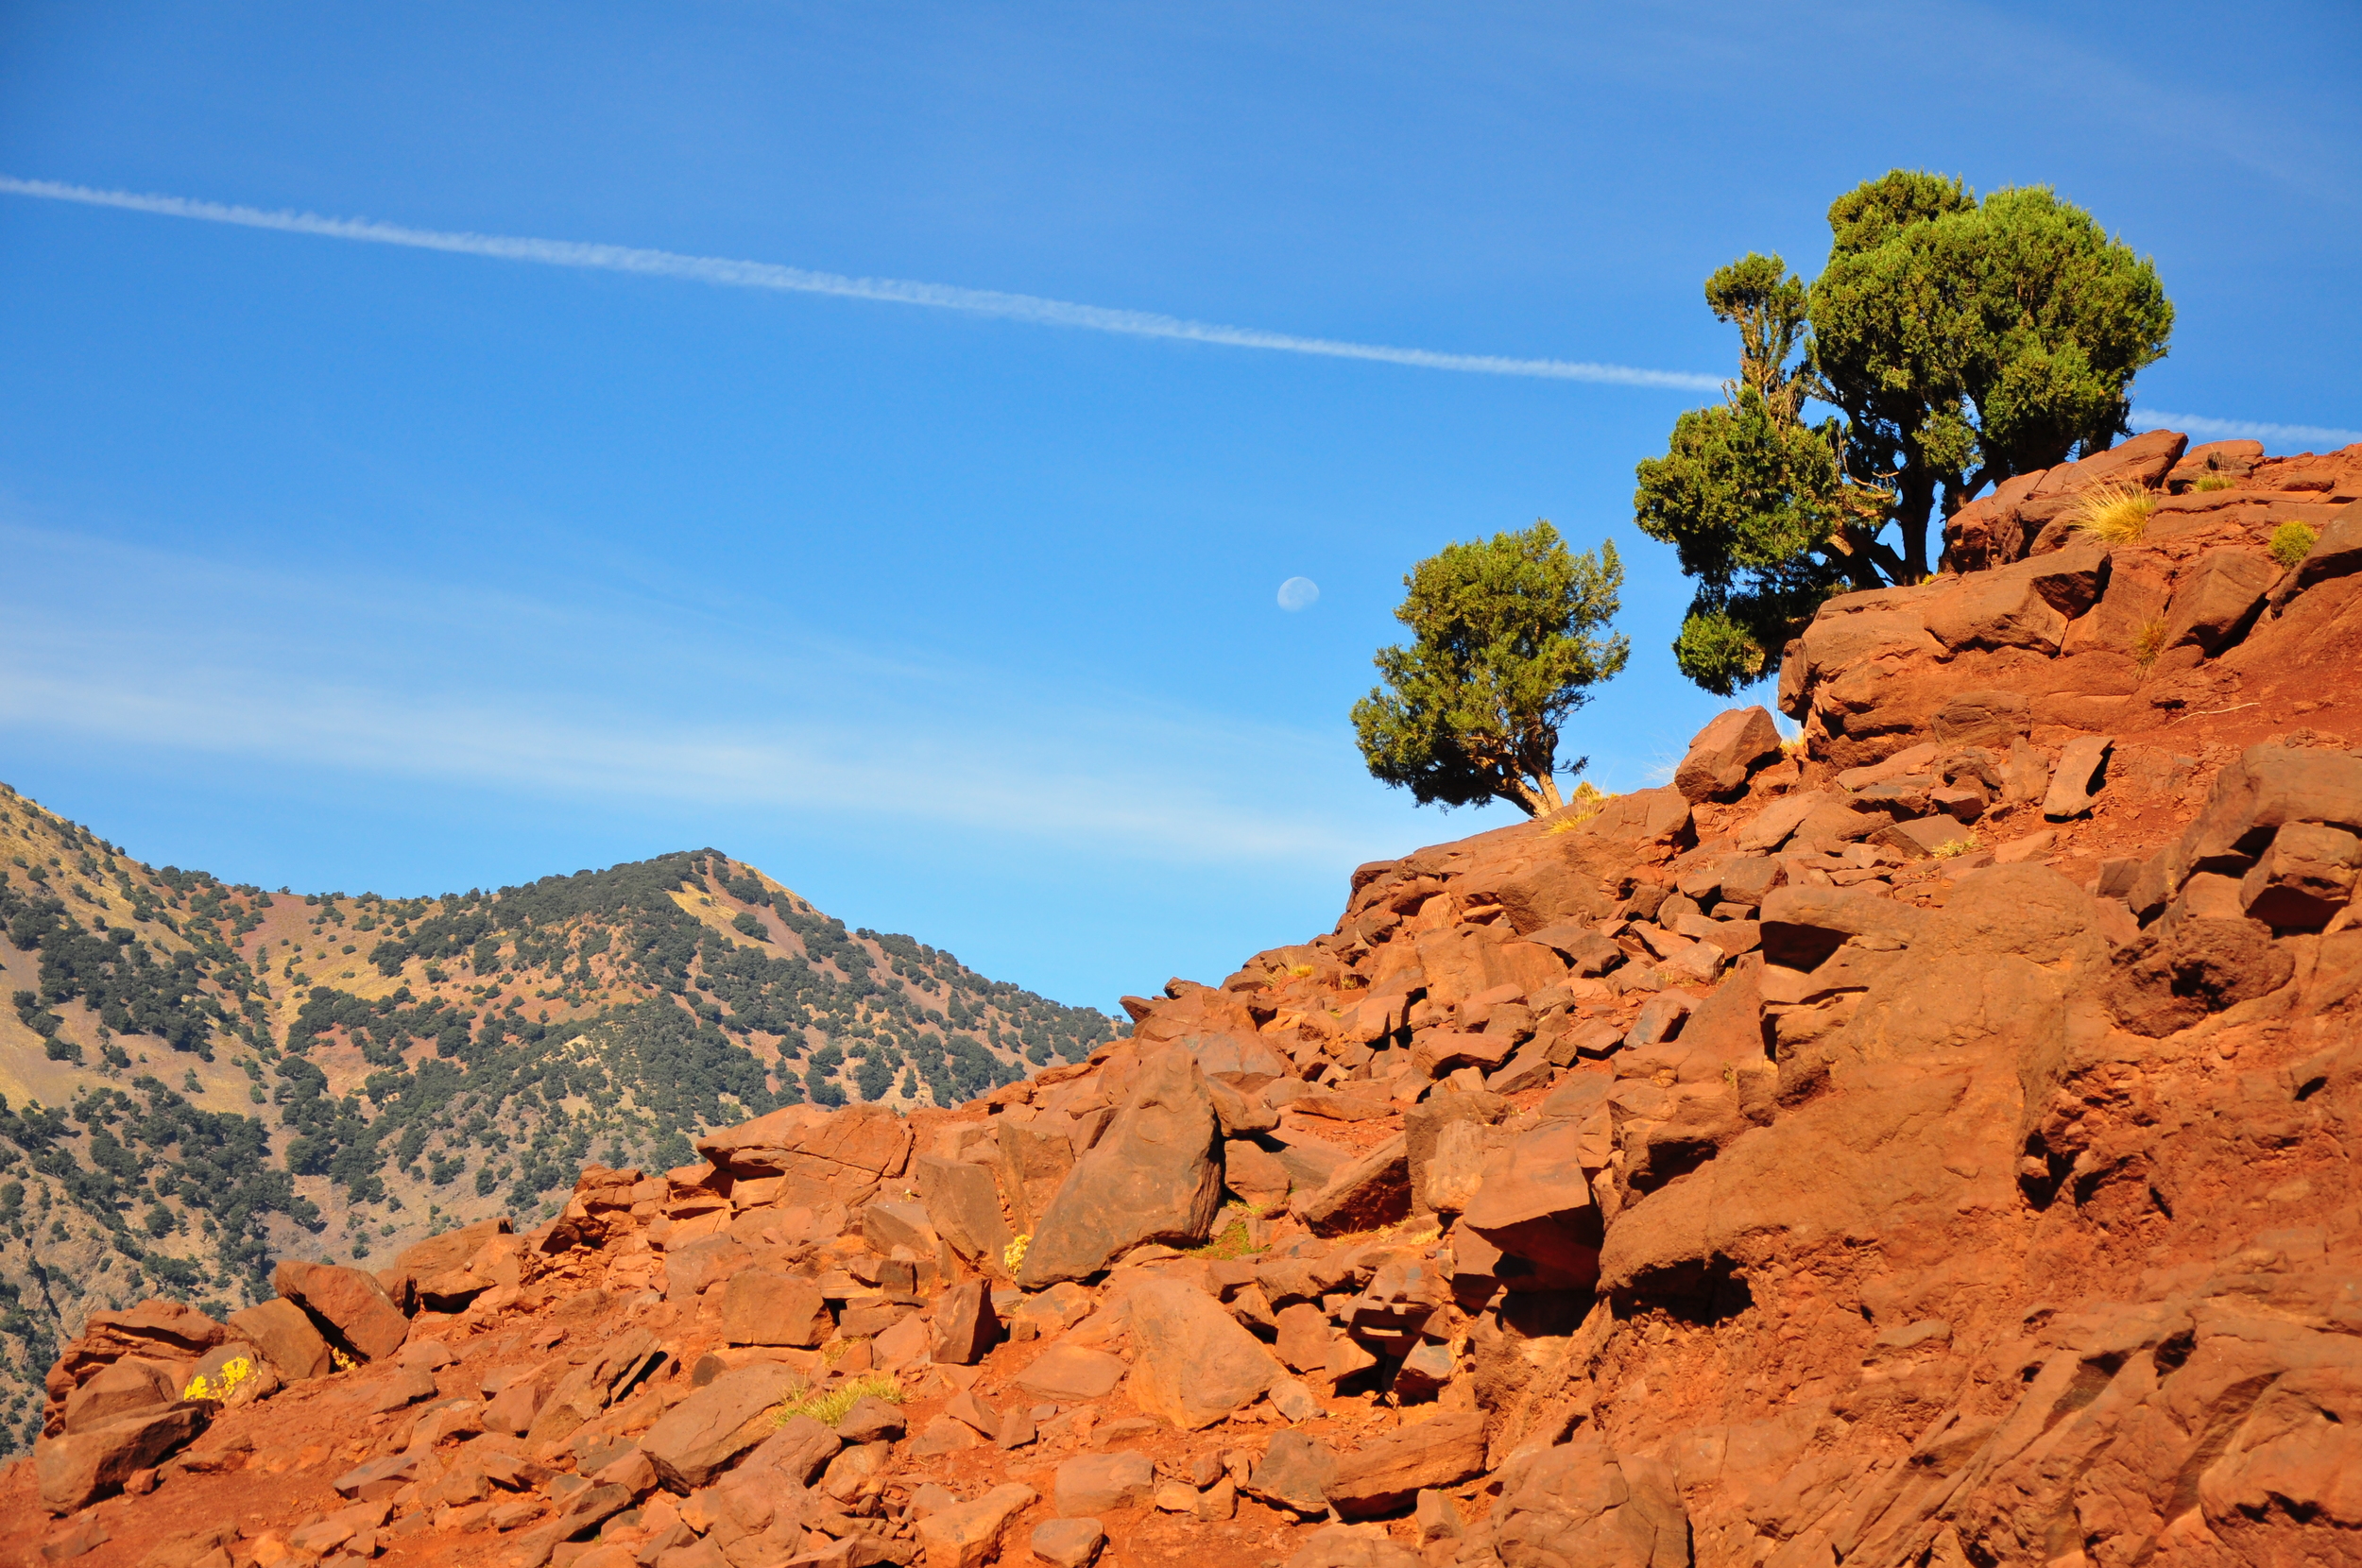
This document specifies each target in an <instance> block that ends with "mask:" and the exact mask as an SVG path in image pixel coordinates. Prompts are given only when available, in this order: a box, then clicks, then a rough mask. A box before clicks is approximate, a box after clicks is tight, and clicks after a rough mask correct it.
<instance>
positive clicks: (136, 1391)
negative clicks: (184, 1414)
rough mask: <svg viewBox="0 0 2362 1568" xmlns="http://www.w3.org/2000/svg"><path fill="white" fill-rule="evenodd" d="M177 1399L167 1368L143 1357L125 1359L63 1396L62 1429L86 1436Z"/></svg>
mask: <svg viewBox="0 0 2362 1568" xmlns="http://www.w3.org/2000/svg"><path fill="white" fill-rule="evenodd" d="M179 1398H180V1388H179V1387H178V1379H176V1378H175V1377H174V1375H173V1372H172V1369H171V1368H168V1367H165V1366H163V1365H162V1364H160V1363H158V1362H155V1361H150V1360H148V1359H147V1358H146V1357H145V1356H140V1355H127V1356H125V1357H123V1358H122V1359H121V1360H119V1361H116V1362H115V1363H113V1364H112V1365H111V1366H108V1367H103V1368H101V1369H99V1371H98V1372H96V1373H94V1375H93V1376H92V1377H91V1378H90V1380H89V1381H87V1382H85V1383H84V1384H83V1385H82V1386H81V1387H80V1388H78V1389H75V1390H74V1391H73V1392H72V1393H70V1394H68V1395H67V1396H66V1401H65V1429H66V1431H67V1432H68V1433H69V1434H72V1433H76V1432H87V1431H89V1430H90V1429H91V1428H93V1427H94V1426H103V1425H105V1424H106V1423H109V1422H111V1421H118V1420H120V1419H122V1418H123V1417H125V1416H130V1415H137V1414H140V1413H141V1412H144V1411H147V1410H153V1409H156V1408H159V1407H161V1406H166V1405H170V1404H171V1403H173V1401H175V1400H177V1399H179Z"/></svg>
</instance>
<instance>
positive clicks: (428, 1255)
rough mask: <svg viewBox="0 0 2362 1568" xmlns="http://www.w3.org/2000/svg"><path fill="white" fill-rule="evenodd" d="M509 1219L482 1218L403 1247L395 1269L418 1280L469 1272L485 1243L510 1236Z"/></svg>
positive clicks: (398, 1254) (395, 1261)
mask: <svg viewBox="0 0 2362 1568" xmlns="http://www.w3.org/2000/svg"><path fill="white" fill-rule="evenodd" d="M509 1230H510V1226H509V1222H508V1220H507V1219H505V1218H503V1219H480V1220H478V1221H476V1222H475V1223H474V1224H472V1225H462V1226H460V1227H459V1228H458V1229H457V1230H452V1231H445V1232H443V1233H442V1234H441V1235H440V1236H428V1237H427V1238H426V1239H425V1240H424V1241H419V1242H415V1243H413V1244H412V1245H410V1246H408V1247H405V1248H403V1249H402V1251H401V1252H400V1253H396V1254H395V1256H394V1270H395V1271H396V1272H399V1273H402V1274H407V1275H408V1276H409V1277H410V1278H412V1279H414V1280H424V1279H432V1278H433V1277H434V1276H436V1274H444V1273H449V1272H450V1271H452V1270H454V1269H465V1268H466V1267H467V1266H468V1265H469V1264H470V1263H471V1262H472V1261H474V1258H475V1255H476V1254H477V1253H480V1252H482V1251H483V1250H484V1246H485V1243H486V1242H488V1241H490V1240H491V1239H492V1238H493V1237H494V1236H506V1235H508V1234H509Z"/></svg>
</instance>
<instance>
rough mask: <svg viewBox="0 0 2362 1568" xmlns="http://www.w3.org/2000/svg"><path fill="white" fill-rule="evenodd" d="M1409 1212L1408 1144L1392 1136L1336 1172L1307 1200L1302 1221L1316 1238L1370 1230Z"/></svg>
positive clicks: (1389, 1223) (1398, 1137)
mask: <svg viewBox="0 0 2362 1568" xmlns="http://www.w3.org/2000/svg"><path fill="white" fill-rule="evenodd" d="M1410 1212H1411V1145H1410V1140H1409V1139H1408V1137H1406V1136H1403V1135H1399V1134H1398V1135H1396V1136H1395V1137H1392V1138H1389V1139H1387V1140H1386V1141H1385V1142H1384V1143H1382V1144H1379V1145H1378V1147H1377V1148H1376V1149H1373V1150H1369V1151H1368V1152H1366V1153H1364V1154H1361V1155H1360V1156H1358V1157H1357V1158H1355V1159H1353V1160H1351V1161H1349V1162H1348V1163H1346V1164H1345V1165H1343V1166H1341V1167H1338V1168H1337V1170H1336V1172H1335V1173H1334V1174H1332V1175H1331V1176H1330V1177H1329V1178H1328V1180H1327V1182H1326V1184H1325V1185H1323V1186H1322V1187H1321V1188H1320V1190H1319V1191H1318V1192H1316V1193H1314V1194H1312V1196H1311V1197H1310V1198H1309V1199H1308V1200H1307V1201H1306V1202H1305V1203H1304V1207H1303V1210H1302V1215H1303V1219H1304V1222H1305V1224H1306V1225H1308V1226H1309V1227H1310V1228H1311V1230H1312V1232H1313V1234H1314V1235H1316V1236H1343V1235H1344V1234H1345V1233H1347V1232H1349V1231H1374V1230H1377V1229H1378V1227H1379V1226H1381V1225H1391V1224H1394V1223H1395V1221H1396V1220H1398V1219H1403V1218H1404V1217H1405V1216H1407V1215H1409V1214H1410Z"/></svg>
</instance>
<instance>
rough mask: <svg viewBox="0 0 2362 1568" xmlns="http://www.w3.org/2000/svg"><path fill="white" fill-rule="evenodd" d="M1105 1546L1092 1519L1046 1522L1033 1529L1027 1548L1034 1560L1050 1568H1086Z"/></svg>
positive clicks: (1100, 1529)
mask: <svg viewBox="0 0 2362 1568" xmlns="http://www.w3.org/2000/svg"><path fill="white" fill-rule="evenodd" d="M1106 1542H1107V1532H1106V1531H1105V1530H1104V1529H1103V1528H1101V1527H1100V1524H1099V1521H1098V1520H1096V1519H1048V1520H1044V1521H1043V1522H1042V1523H1040V1524H1039V1525H1035V1526H1034V1534H1033V1537H1032V1539H1031V1541H1030V1542H1028V1543H1027V1544H1028V1548H1029V1549H1030V1550H1031V1551H1032V1552H1033V1554H1034V1558H1035V1560H1036V1561H1039V1562H1046V1563H1048V1564H1050V1568H1090V1565H1091V1564H1092V1563H1093V1562H1096V1561H1097V1560H1099V1549H1100V1548H1101V1547H1102V1546H1104V1545H1105V1544H1106Z"/></svg>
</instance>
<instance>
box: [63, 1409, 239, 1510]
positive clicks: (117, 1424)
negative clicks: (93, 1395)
mask: <svg viewBox="0 0 2362 1568" xmlns="http://www.w3.org/2000/svg"><path fill="white" fill-rule="evenodd" d="M205 1416H206V1406H204V1405H202V1404H198V1403H185V1404H173V1405H164V1406H154V1407H151V1408H148V1409H145V1410H140V1411H137V1412H135V1413H133V1414H130V1415H126V1416H120V1417H117V1418H116V1419H115V1420H113V1421H110V1422H105V1423H100V1424H98V1425H96V1426H93V1427H91V1428H89V1429H88V1430H86V1431H81V1432H73V1433H68V1434H65V1435H63V1436H60V1437H55V1438H50V1437H43V1438H40V1439H37V1440H35V1441H34V1443H33V1473H34V1476H35V1478H36V1480H37V1482H38V1484H39V1487H40V1491H41V1505H42V1507H43V1508H47V1509H48V1510H49V1511H50V1512H51V1513H53V1514H66V1513H72V1512H74V1511H75V1510H76V1509H77V1508H88V1507H89V1506H90V1505H91V1504H92V1503H94V1502H95V1501H97V1500H98V1499H99V1498H101V1497H104V1496H106V1495H108V1494H109V1493H111V1492H114V1491H121V1490H122V1488H123V1483H124V1482H125V1481H127V1480H128V1479H130V1477H131V1473H132V1472H133V1471H135V1470H147V1469H151V1468H153V1467H154V1466H155V1465H156V1464H157V1463H158V1462H159V1461H160V1460H162V1459H163V1457H165V1456H166V1455H168V1454H171V1453H173V1452H174V1451H175V1450H177V1449H179V1448H180V1446H181V1445H182V1444H184V1443H186V1442H188V1441H189V1440H190V1439H192V1438H194V1437H196V1436H197V1434H198V1433H199V1432H202V1431H203V1430H204V1429H205Z"/></svg>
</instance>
